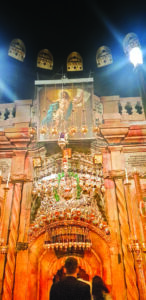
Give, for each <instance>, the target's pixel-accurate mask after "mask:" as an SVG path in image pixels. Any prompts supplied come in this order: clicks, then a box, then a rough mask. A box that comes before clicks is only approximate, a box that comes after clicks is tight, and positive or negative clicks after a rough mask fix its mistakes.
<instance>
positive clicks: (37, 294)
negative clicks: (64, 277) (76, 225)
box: [26, 230, 112, 300]
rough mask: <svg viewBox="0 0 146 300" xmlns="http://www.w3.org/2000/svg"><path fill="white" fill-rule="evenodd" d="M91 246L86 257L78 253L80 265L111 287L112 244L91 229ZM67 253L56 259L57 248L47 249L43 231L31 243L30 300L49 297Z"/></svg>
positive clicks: (40, 299)
mask: <svg viewBox="0 0 146 300" xmlns="http://www.w3.org/2000/svg"><path fill="white" fill-rule="evenodd" d="M90 235H91V238H92V249H91V251H90V252H85V253H84V257H79V256H76V258H77V260H78V264H79V266H80V267H81V268H82V269H83V270H85V272H86V273H87V274H88V275H89V280H90V281H91V279H92V277H93V276H94V275H100V276H102V277H103V279H104V281H105V282H106V284H107V285H108V286H109V287H111V285H112V284H111V262H110V251H109V244H108V242H107V241H106V240H105V239H104V237H103V236H101V235H99V234H98V232H96V231H95V230H94V231H93V230H91V231H90ZM65 259H66V256H63V257H61V258H57V256H56V255H55V252H54V250H51V249H49V250H45V249H44V234H42V235H40V236H39V237H38V238H37V239H36V240H35V241H34V242H33V244H32V245H31V247H30V250H29V264H28V289H27V297H26V299H27V300H36V299H37V300H48V299H49V291H50V287H51V285H52V280H53V277H54V275H55V274H56V273H57V271H58V270H59V269H60V268H61V267H62V266H63V265H64V261H65Z"/></svg>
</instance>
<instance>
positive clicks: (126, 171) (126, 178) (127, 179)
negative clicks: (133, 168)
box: [125, 168, 128, 183]
mask: <svg viewBox="0 0 146 300" xmlns="http://www.w3.org/2000/svg"><path fill="white" fill-rule="evenodd" d="M125 175H126V183H128V174H127V169H126V168H125Z"/></svg>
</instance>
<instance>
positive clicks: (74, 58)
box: [67, 52, 83, 72]
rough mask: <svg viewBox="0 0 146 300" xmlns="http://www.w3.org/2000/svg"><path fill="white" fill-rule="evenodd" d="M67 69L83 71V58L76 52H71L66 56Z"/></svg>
mask: <svg viewBox="0 0 146 300" xmlns="http://www.w3.org/2000/svg"><path fill="white" fill-rule="evenodd" d="M67 71H69V72H73V71H83V60H82V57H81V55H80V54H79V53H78V52H72V53H70V54H69V56H68V58H67Z"/></svg>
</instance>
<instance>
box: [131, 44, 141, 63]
mask: <svg viewBox="0 0 146 300" xmlns="http://www.w3.org/2000/svg"><path fill="white" fill-rule="evenodd" d="M129 59H130V61H131V63H132V64H133V65H134V67H137V66H138V65H142V64H143V57H142V51H141V49H140V48H139V47H134V48H132V49H131V50H130V52H129Z"/></svg>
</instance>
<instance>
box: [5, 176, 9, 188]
mask: <svg viewBox="0 0 146 300" xmlns="http://www.w3.org/2000/svg"><path fill="white" fill-rule="evenodd" d="M9 180H10V173H9V174H8V179H7V186H6V187H7V188H8V187H9Z"/></svg>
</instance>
